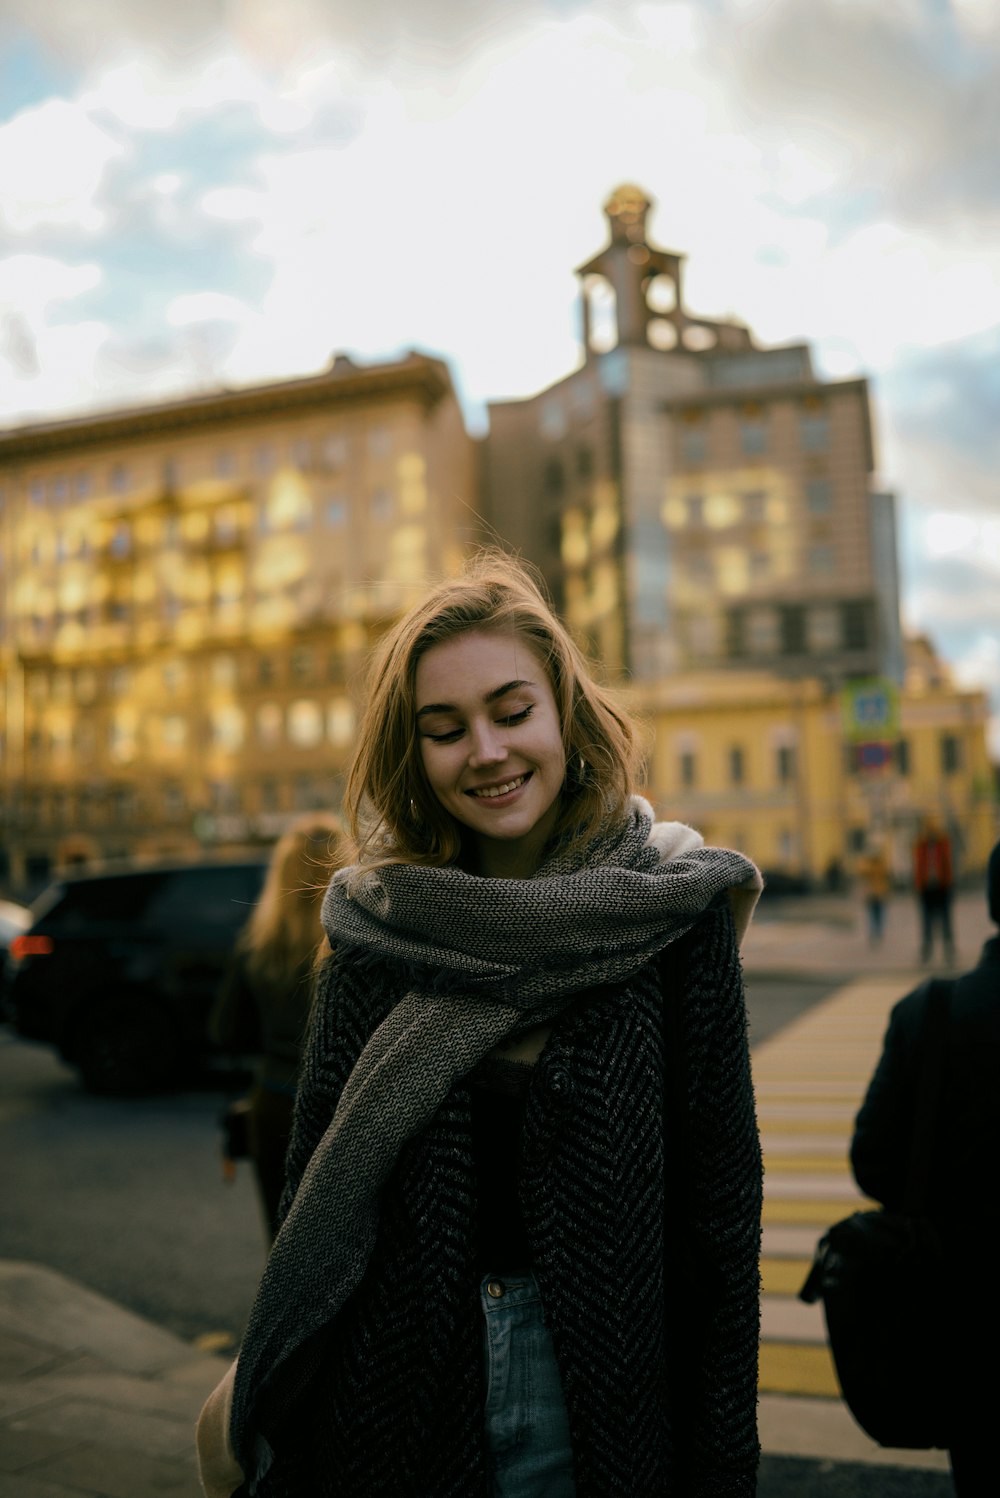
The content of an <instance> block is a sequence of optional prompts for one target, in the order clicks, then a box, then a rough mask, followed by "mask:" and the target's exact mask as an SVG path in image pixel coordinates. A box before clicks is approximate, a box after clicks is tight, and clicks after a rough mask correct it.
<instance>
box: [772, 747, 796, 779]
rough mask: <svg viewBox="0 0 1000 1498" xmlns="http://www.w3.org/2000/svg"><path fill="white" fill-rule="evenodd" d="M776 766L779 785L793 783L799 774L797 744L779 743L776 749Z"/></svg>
mask: <svg viewBox="0 0 1000 1498" xmlns="http://www.w3.org/2000/svg"><path fill="white" fill-rule="evenodd" d="M774 768H775V773H776V775H777V777H778V784H779V785H791V784H792V783H793V781H794V780H795V777H796V775H797V774H798V768H797V764H796V755H795V745H794V744H779V745H778V746H777V748H776V749H775V751H774Z"/></svg>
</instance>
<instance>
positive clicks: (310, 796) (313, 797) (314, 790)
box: [292, 775, 323, 811]
mask: <svg viewBox="0 0 1000 1498" xmlns="http://www.w3.org/2000/svg"><path fill="white" fill-rule="evenodd" d="M292 804H293V806H294V807H295V810H296V811H315V809H316V808H317V807H320V806H322V805H323V793H322V791H321V789H320V787H319V785H318V784H317V782H316V781H315V779H314V778H313V776H312V775H296V777H295V779H294V780H293V781H292Z"/></svg>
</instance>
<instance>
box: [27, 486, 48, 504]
mask: <svg viewBox="0 0 1000 1498" xmlns="http://www.w3.org/2000/svg"><path fill="white" fill-rule="evenodd" d="M28 498H29V499H30V500H31V503H32V504H33V505H34V506H35V507H36V508H41V506H42V505H44V503H45V480H44V479H32V480H31V483H30V484H29V485H28Z"/></svg>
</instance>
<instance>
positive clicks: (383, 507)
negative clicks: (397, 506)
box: [371, 489, 392, 524]
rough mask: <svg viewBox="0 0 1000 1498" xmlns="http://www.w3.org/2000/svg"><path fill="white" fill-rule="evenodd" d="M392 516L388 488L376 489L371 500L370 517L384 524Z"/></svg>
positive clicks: (390, 494) (390, 497) (390, 495)
mask: <svg viewBox="0 0 1000 1498" xmlns="http://www.w3.org/2000/svg"><path fill="white" fill-rule="evenodd" d="M391 516H392V493H391V491H390V490H388V489H376V490H375V493H374V494H373V495H372V500H371V518H372V519H373V520H376V521H378V522H379V523H381V524H384V523H385V521H387V520H389V519H390V518H391Z"/></svg>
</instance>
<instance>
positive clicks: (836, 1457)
mask: <svg viewBox="0 0 1000 1498" xmlns="http://www.w3.org/2000/svg"><path fill="white" fill-rule="evenodd" d="M955 916H956V933H957V943H958V962H959V963H960V965H961V967H962V968H965V967H969V966H971V965H972V964H973V962H974V961H975V960H976V957H977V955H978V952H979V948H980V946H981V944H982V942H983V941H984V940H985V939H986V937H987V936H988V935H990V934H991V931H992V930H993V928H992V927H991V926H990V925H989V923H988V921H987V918H986V912H985V908H984V901H983V899H982V897H981V895H979V894H978V893H971V894H963V895H961V896H960V897H959V898H958V900H957V901H956V911H955ZM917 948H918V934H917V917H916V911H915V909H914V908H913V902H912V901H911V900H906V899H904V898H902V897H900V898H898V899H896V900H895V901H893V902H892V906H891V908H890V909H889V911H888V918H887V929H886V939H885V943H884V945H883V946H882V947H880V948H877V949H875V950H869V948H868V946H867V942H866V938H865V933H864V927H863V920H862V912H861V910H860V907H859V905H858V903H857V902H856V901H851V900H849V899H845V898H837V899H833V898H829V899H828V898H824V899H822V900H797V901H785V900H782V901H780V902H779V901H777V900H776V901H775V902H774V905H773V907H772V906H769V905H768V903H767V901H766V897H765V902H764V907H763V909H762V910H761V914H760V919H759V920H758V921H756V922H755V923H754V926H753V927H752V929H751V931H750V934H749V937H748V939H747V942H746V947H745V952H744V961H745V967H746V971H747V974H748V977H749V978H751V979H752V978H753V977H755V976H756V977H762V976H764V975H785V976H795V975H801V976H803V977H806V976H808V977H812V978H815V977H817V976H820V977H827V976H829V977H831V978H833V979H834V980H836V979H837V978H838V977H842V978H844V979H845V981H846V980H847V978H849V977H855V976H857V975H859V974H868V975H871V976H875V975H878V976H880V977H884V979H885V980H892V979H895V978H896V977H897V975H898V978H899V980H900V983H901V984H902V983H903V982H905V983H906V984H907V986H909V985H910V984H911V983H912V982H913V981H914V980H915V975H916V976H917V977H918V976H919V970H918V968H917V964H916V955H917ZM932 970H934V971H942V966H941V964H940V963H937V962H936V963H935V964H934V966H933V969H932ZM883 986H887V987H893V988H894V985H893V984H891V983H888V982H887V983H885V984H884V985H883ZM899 991H900V993H902V992H903V991H905V990H904V988H903V987H902V986H901V987H900V989H899ZM792 1028H794V1027H792ZM775 1040H776V1041H777V1040H780V1036H779V1037H775ZM786 1049H787V1048H786ZM766 1076H767V1067H766V1066H765V1067H762V1081H764V1082H765V1086H766ZM809 1309H810V1308H805V1307H803V1308H802V1310H803V1311H807V1310H809ZM226 1366H227V1360H226V1359H224V1358H220V1357H216V1356H213V1355H211V1354H209V1353H206V1352H203V1351H201V1350H199V1349H198V1348H196V1347H193V1346H191V1345H189V1344H187V1343H185V1342H183V1341H181V1340H180V1339H179V1338H177V1337H175V1336H173V1335H172V1334H170V1333H168V1332H165V1331H163V1330H162V1329H161V1328H159V1327H156V1326H153V1325H152V1324H150V1323H149V1322H146V1321H144V1320H142V1319H141V1318H140V1317H138V1316H135V1315H133V1314H132V1313H131V1312H130V1311H127V1310H125V1309H123V1308H122V1307H120V1306H118V1305H115V1304H113V1303H112V1302H111V1301H109V1300H106V1299H105V1298H104V1297H102V1296H100V1295H97V1294H95V1293H94V1292H92V1291H90V1290H88V1289H85V1288H84V1287H83V1286H82V1285H79V1284H76V1283H73V1282H72V1281H70V1280H68V1279H66V1278H64V1277H63V1276H62V1275H60V1274H57V1273H56V1272H55V1271H53V1270H51V1269H47V1268H44V1267H42V1266H40V1265H36V1264H26V1263H17V1262H9V1261H8V1262H4V1261H0V1498H199V1494H200V1486H199V1483H198V1479H197V1474H196V1468H195V1461H194V1452H193V1437H194V1422H195V1419H196V1417H197V1414H198V1411H199V1409H200V1408H201V1405H202V1402H203V1400H204V1399H205V1396H206V1395H207V1394H208V1392H209V1391H210V1390H211V1389H212V1388H213V1387H214V1385H215V1384H216V1382H217V1381H218V1380H219V1378H220V1377H221V1376H222V1374H223V1372H224V1371H225V1368H226ZM760 1425H761V1439H762V1443H763V1447H764V1451H765V1457H764V1462H763V1464H762V1469H761V1481H760V1488H759V1498H946V1495H948V1494H949V1493H950V1492H951V1484H950V1480H949V1478H948V1477H947V1475H946V1461H945V1458H944V1456H943V1454H942V1453H938V1452H910V1453H907V1452H898V1451H882V1450H880V1449H879V1448H878V1447H876V1446H874V1444H873V1443H872V1442H870V1441H869V1440H868V1439H867V1437H865V1436H864V1435H863V1433H862V1432H861V1431H860V1430H859V1429H858V1427H857V1426H856V1425H855V1424H854V1422H853V1420H852V1419H851V1417H850V1415H849V1414H848V1413H847V1411H846V1409H845V1408H844V1406H843V1404H842V1403H841V1402H840V1401H839V1400H838V1399H836V1398H813V1397H802V1396H792V1395H780V1394H769V1393H765V1394H763V1395H762V1397H761V1407H760ZM428 1498H432V1495H428ZM636 1498H643V1495H636Z"/></svg>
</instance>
